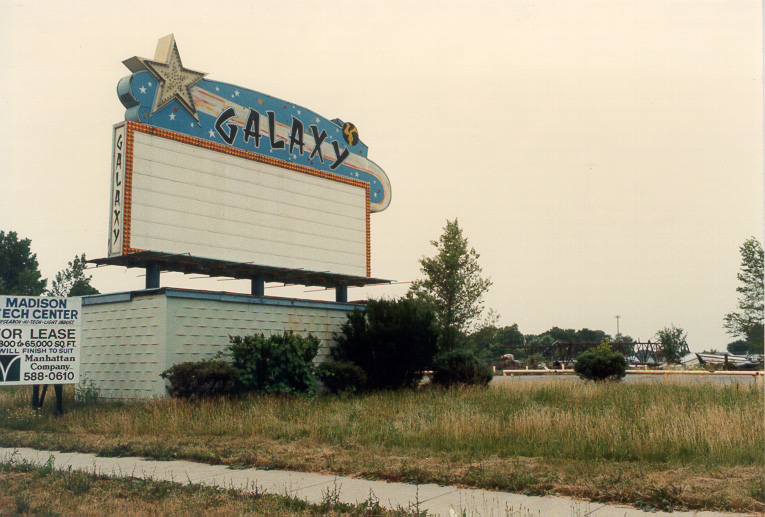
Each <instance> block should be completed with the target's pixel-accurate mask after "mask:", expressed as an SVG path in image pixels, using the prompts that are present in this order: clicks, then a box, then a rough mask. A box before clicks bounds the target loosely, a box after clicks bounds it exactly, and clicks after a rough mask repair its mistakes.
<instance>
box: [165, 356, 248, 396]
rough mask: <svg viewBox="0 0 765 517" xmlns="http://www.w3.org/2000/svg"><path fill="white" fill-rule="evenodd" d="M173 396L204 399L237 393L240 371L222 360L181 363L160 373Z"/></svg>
mask: <svg viewBox="0 0 765 517" xmlns="http://www.w3.org/2000/svg"><path fill="white" fill-rule="evenodd" d="M160 376H161V377H162V378H163V379H166V380H167V381H168V382H169V384H168V386H167V392H168V394H169V395H170V396H171V397H178V398H184V399H190V400H195V399H202V398H209V397H218V396H226V395H232V394H235V393H237V391H238V386H239V372H238V371H237V370H236V369H235V368H234V367H233V366H231V365H230V364H228V363H226V362H225V361H221V360H219V359H218V360H204V361H192V362H186V363H179V364H176V365H174V366H171V367H170V368H168V369H167V370H165V371H164V372H162V373H161V374H160Z"/></svg>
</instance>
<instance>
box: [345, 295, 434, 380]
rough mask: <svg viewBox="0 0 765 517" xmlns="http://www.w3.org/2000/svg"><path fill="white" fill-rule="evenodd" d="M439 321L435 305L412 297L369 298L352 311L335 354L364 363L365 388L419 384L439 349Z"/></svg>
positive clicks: (361, 364)
mask: <svg viewBox="0 0 765 517" xmlns="http://www.w3.org/2000/svg"><path fill="white" fill-rule="evenodd" d="M434 322H435V313H434V312H433V310H432V309H430V308H429V307H428V306H427V305H425V304H424V303H422V302H420V301H417V300H414V299H412V298H400V299H397V300H370V301H369V302H368V303H367V306H366V309H365V310H363V311H362V310H359V309H356V310H354V311H353V312H352V313H350V314H348V319H347V321H346V322H345V323H343V326H342V327H341V333H340V334H337V335H335V340H336V341H337V344H336V346H335V347H334V348H333V349H332V357H333V358H334V359H335V360H337V361H341V362H349V361H350V362H352V363H355V364H357V365H358V366H360V367H361V369H362V370H364V373H366V375H367V382H366V389H371V390H378V389H399V388H406V387H414V386H416V385H417V383H418V382H419V381H420V379H422V372H423V371H424V370H427V369H428V368H429V367H430V366H431V364H432V361H433V356H434V355H435V354H436V351H437V347H438V331H437V330H436V328H435V325H434Z"/></svg>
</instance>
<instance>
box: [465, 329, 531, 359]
mask: <svg viewBox="0 0 765 517" xmlns="http://www.w3.org/2000/svg"><path fill="white" fill-rule="evenodd" d="M512 345H523V334H522V333H521V331H520V330H518V324H517V323H514V324H512V325H510V326H508V327H502V328H497V327H494V326H488V327H482V328H481V329H479V330H477V331H476V332H473V333H472V334H470V335H469V336H468V337H467V340H466V346H465V348H466V349H468V350H470V351H472V352H473V353H475V354H476V355H477V356H478V358H479V359H481V360H482V361H496V360H498V359H499V358H500V357H501V356H502V355H504V354H513V355H514V356H515V358H516V359H521V358H522V357H525V350H524V349H522V348H514V349H506V348H503V347H504V346H512Z"/></svg>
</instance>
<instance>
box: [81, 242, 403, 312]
mask: <svg viewBox="0 0 765 517" xmlns="http://www.w3.org/2000/svg"><path fill="white" fill-rule="evenodd" d="M88 262H90V263H93V264H98V265H114V266H124V267H128V268H134V267H137V268H144V269H145V270H146V289H157V288H159V285H160V284H159V276H160V272H161V271H174V272H179V273H184V274H202V275H208V276H211V277H229V278H236V279H249V280H251V281H252V294H253V295H255V296H263V292H264V288H265V283H266V282H280V283H284V284H294V285H306V286H319V287H326V288H330V289H335V293H336V296H335V298H336V301H338V302H347V301H348V287H349V286H350V287H362V286H365V285H371V284H389V283H391V281H390V280H382V279H380V278H370V277H366V276H350V275H341V274H337V273H330V272H328V271H307V270H304V269H289V268H281V267H271V266H261V265H258V264H251V263H240V262H229V261H226V260H215V259H207V258H200V257H194V256H191V255H189V254H185V253H184V254H180V255H172V254H167V253H159V252H153V251H141V252H137V253H131V254H129V255H118V256H115V257H109V258H100V259H93V260H88Z"/></svg>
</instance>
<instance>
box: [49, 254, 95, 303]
mask: <svg viewBox="0 0 765 517" xmlns="http://www.w3.org/2000/svg"><path fill="white" fill-rule="evenodd" d="M86 262H87V261H86V260H85V254H84V253H83V254H82V255H81V256H79V257H78V256H77V255H75V256H74V260H72V261H71V262H69V265H68V266H67V267H66V269H63V270H62V271H59V272H58V273H56V279H55V280H53V285H52V286H51V288H50V290H49V291H48V294H49V295H51V296H64V297H66V296H86V295H89V294H98V289H96V288H95V287H93V286H92V285H90V280H91V278H92V277H90V276H86V275H85V263H86Z"/></svg>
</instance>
